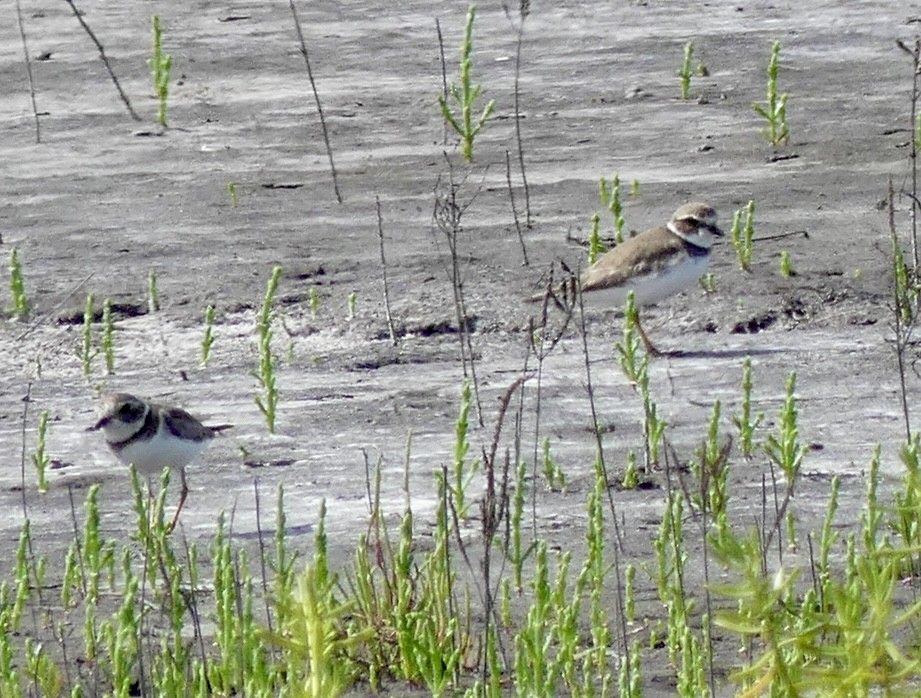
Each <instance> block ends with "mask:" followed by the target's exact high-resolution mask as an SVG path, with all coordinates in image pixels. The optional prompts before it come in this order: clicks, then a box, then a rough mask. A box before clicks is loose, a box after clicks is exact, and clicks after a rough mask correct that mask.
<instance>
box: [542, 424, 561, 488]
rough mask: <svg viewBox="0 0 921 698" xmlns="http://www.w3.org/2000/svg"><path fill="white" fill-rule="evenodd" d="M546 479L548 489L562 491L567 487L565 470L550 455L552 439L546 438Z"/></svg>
mask: <svg viewBox="0 0 921 698" xmlns="http://www.w3.org/2000/svg"><path fill="white" fill-rule="evenodd" d="M543 451H544V479H545V480H546V481H547V488H548V489H550V490H554V491H560V490H563V489H565V487H566V475H564V474H563V469H562V468H561V467H560V464H559V463H557V462H556V461H555V460H554V458H553V456H552V455H551V454H550V437H549V436H547V437H545V438H544V443H543Z"/></svg>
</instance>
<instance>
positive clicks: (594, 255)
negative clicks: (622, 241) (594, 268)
mask: <svg viewBox="0 0 921 698" xmlns="http://www.w3.org/2000/svg"><path fill="white" fill-rule="evenodd" d="M607 251H608V248H607V247H606V246H605V244H604V243H603V242H601V216H599V215H598V214H597V213H595V214H593V215H592V232H591V233H589V236H588V265H589V266H591V265H593V264H594V263H595V262H597V261H598V258H599V257H600V256H601V255H603V254H604V253H605V252H607Z"/></svg>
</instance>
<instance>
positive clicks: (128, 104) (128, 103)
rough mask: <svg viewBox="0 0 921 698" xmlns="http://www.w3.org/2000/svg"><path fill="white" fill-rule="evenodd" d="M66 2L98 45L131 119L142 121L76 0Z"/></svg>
mask: <svg viewBox="0 0 921 698" xmlns="http://www.w3.org/2000/svg"><path fill="white" fill-rule="evenodd" d="M65 2H66V3H67V4H68V5H70V9H71V10H73V12H74V17H76V18H77V21H78V22H80V26H81V27H83V31H85V32H86V33H87V35H88V36H89V37H90V39H92V41H93V43H94V44H96V49H97V50H98V51H99V57H100V58H101V59H102V64H103V65H104V66H105V67H106V70H107V71H108V73H109V77H110V78H111V79H112V84H114V85H115V89H116V90H118V96H119V97H120V98H121V100H122V102H123V103H124V105H125V107H126V108H127V109H128V113H129V114H131V118H132V119H134V120H135V121H140V120H141V117H140V116H138V115H137V112H135V111H134V107H132V106H131V101H130V100H129V99H128V95H126V94H125V92H124V90H122V86H121V85H120V84H119V82H118V78H117V77H115V72H114V71H113V70H112V66H111V64H110V63H109V59H108V58H107V57H106V51H105V49H104V48H103V47H102V43H101V42H100V41H99V39H97V38H96V35H95V34H94V33H93V30H92V29H90V25H89V24H87V23H86V20H85V19H83V15H82V14H81V13H80V10H78V9H77V6H76V5H74V0H65Z"/></svg>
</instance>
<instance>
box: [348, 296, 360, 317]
mask: <svg viewBox="0 0 921 698" xmlns="http://www.w3.org/2000/svg"><path fill="white" fill-rule="evenodd" d="M357 301H358V294H357V293H356V292H355V291H352V292H351V293H350V294H349V298H348V321H349V322H351V321H352V320H354V319H355V303H356V302H357Z"/></svg>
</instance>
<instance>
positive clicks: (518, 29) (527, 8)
mask: <svg viewBox="0 0 921 698" xmlns="http://www.w3.org/2000/svg"><path fill="white" fill-rule="evenodd" d="M502 9H503V10H504V11H505V16H506V17H508V21H509V23H510V24H511V25H512V26H513V27H515V33H516V35H517V36H516V42H515V89H514V94H515V143H516V145H517V146H518V167H519V169H520V170H521V183H522V185H523V187H524V210H525V227H527V228H530V227H531V190H530V188H529V187H528V176H527V174H526V172H525V167H524V147H523V146H522V144H521V108H520V106H519V101H520V97H521V90H520V89H519V81H520V77H521V44H522V43H523V39H524V22H525V20H526V19H527V18H528V15H529V14H530V13H531V2H530V0H519V2H518V17H519V22H518V24H517V25H516V24H515V22H514V20H513V19H512V13H511V11H510V10H509V8H508V6H507V5H506V4H505V3H503V4H502Z"/></svg>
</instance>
